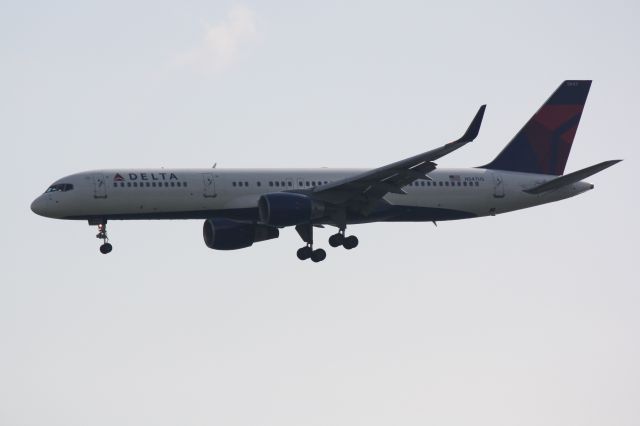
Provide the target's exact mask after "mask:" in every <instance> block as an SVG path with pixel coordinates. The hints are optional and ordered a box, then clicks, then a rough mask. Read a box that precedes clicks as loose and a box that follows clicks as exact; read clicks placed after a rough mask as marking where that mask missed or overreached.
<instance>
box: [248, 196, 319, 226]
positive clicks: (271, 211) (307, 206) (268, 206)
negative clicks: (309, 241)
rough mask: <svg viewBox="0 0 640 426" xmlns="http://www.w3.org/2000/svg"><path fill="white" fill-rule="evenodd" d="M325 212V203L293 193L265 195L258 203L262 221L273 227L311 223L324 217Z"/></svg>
mask: <svg viewBox="0 0 640 426" xmlns="http://www.w3.org/2000/svg"><path fill="white" fill-rule="evenodd" d="M324 210H325V206H324V203H322V202H319V201H316V200H313V199H312V198H311V197H309V196H307V195H304V194H296V193H292V192H274V193H272V194H265V195H263V196H262V197H260V200H259V201H258V212H259V215H260V221H261V222H262V223H265V224H267V225H271V226H293V225H299V224H301V223H309V222H311V221H312V220H313V219H318V218H320V217H322V216H323V215H324Z"/></svg>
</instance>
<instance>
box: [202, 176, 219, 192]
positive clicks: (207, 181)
mask: <svg viewBox="0 0 640 426" xmlns="http://www.w3.org/2000/svg"><path fill="white" fill-rule="evenodd" d="M202 183H203V185H204V190H203V192H202V195H204V196H205V197H208V198H215V197H217V196H218V194H217V193H216V181H215V179H214V176H213V173H203V174H202Z"/></svg>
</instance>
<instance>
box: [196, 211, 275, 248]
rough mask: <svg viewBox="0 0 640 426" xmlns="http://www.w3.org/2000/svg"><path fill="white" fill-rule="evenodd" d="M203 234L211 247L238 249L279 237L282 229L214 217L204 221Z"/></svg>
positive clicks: (205, 241)
mask: <svg viewBox="0 0 640 426" xmlns="http://www.w3.org/2000/svg"><path fill="white" fill-rule="evenodd" d="M202 235H203V237H204V243H205V244H206V245H207V247H209V248H210V249H215V250H236V249H241V248H246V247H251V246H252V245H253V243H257V242H258V241H265V240H271V239H273V238H278V236H279V235H280V231H279V230H278V228H274V227H273V226H267V225H258V224H253V223H245V222H237V221H235V220H230V219H223V218H213V219H207V220H205V221H204V227H203V228H202Z"/></svg>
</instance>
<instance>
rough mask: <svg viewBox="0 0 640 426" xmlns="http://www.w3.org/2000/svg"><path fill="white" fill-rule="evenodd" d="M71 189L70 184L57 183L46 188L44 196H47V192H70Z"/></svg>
mask: <svg viewBox="0 0 640 426" xmlns="http://www.w3.org/2000/svg"><path fill="white" fill-rule="evenodd" d="M72 189H73V185H71V184H70V183H58V184H55V185H51V186H50V187H49V188H47V190H46V191H45V194H48V193H49V192H67V191H71V190H72Z"/></svg>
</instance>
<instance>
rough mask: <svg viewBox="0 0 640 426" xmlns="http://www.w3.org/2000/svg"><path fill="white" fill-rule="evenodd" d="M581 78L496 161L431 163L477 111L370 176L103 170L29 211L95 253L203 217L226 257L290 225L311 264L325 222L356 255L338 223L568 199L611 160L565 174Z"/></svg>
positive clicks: (68, 180) (67, 180)
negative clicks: (81, 224) (426, 147)
mask: <svg viewBox="0 0 640 426" xmlns="http://www.w3.org/2000/svg"><path fill="white" fill-rule="evenodd" d="M590 87H591V80H567V81H564V82H563V83H562V84H561V85H560V86H559V87H558V88H557V89H556V90H555V92H553V94H552V95H551V97H550V98H549V99H548V100H547V101H546V102H545V103H544V104H543V105H542V107H541V108H540V109H539V110H538V111H537V112H536V113H535V114H534V115H533V116H532V117H531V118H530V119H529V121H528V122H527V123H526V124H525V125H524V127H523V128H522V129H521V130H520V131H519V132H518V133H517V134H516V135H515V136H514V137H513V139H512V140H511V141H510V142H509V143H508V144H507V145H506V147H505V148H504V149H503V150H502V151H501V152H500V153H499V154H498V156H497V157H495V159H494V160H493V161H491V162H489V163H487V164H485V165H483V166H480V167H473V168H451V169H449V168H439V167H438V166H437V164H436V163H435V162H434V161H435V160H437V159H439V158H441V157H443V156H445V155H447V154H449V153H451V152H453V151H455V150H457V149H459V148H461V147H463V146H464V145H466V144H467V143H469V142H471V141H473V140H474V139H475V138H476V136H477V135H478V133H479V130H480V124H481V122H482V118H483V116H484V112H485V108H486V105H482V106H481V107H480V109H479V110H478V112H477V113H476V115H475V117H474V118H473V120H472V121H471V124H470V125H469V127H468V128H467V130H466V132H465V133H464V134H463V135H462V137H460V138H459V139H457V140H455V141H453V142H450V143H447V144H445V145H443V146H441V147H439V148H436V149H432V150H430V151H427V152H424V153H422V154H418V155H415V156H413V157H410V158H406V159H404V160H400V161H397V162H394V163H391V164H387V165H385V166H382V167H378V168H375V169H364V170H363V169H329V168H318V169H227V170H224V169H218V168H215V166H214V168H208V169H164V168H161V169H126V170H125V169H108V170H92V171H87V172H82V173H76V174H72V175H70V176H66V177H64V178H62V179H58V180H57V181H55V182H54V183H53V184H52V185H50V186H49V187H48V188H47V190H46V191H45V192H44V194H42V195H40V196H39V197H37V198H36V199H35V201H33V203H32V204H31V210H32V211H33V212H34V213H36V214H38V215H41V216H45V217H49V218H55V219H75V220H86V221H88V222H89V225H97V226H98V234H97V235H96V238H98V239H100V240H102V245H101V246H100V252H101V253H103V254H107V253H110V252H111V251H112V249H113V246H112V245H111V244H110V243H109V238H108V236H107V221H113V220H139V219H200V220H204V225H203V238H204V242H205V244H206V246H207V247H209V248H211V249H215V250H236V249H242V248H247V247H250V246H252V245H253V244H254V243H257V242H261V241H266V240H271V239H274V238H278V236H279V232H280V229H281V228H285V227H295V229H296V231H297V232H298V234H299V235H300V237H301V239H302V241H303V242H304V243H305V245H304V246H303V247H301V248H300V249H299V250H298V251H297V256H298V258H299V259H300V260H307V259H311V260H312V261H313V262H320V261H322V260H324V259H325V258H326V252H325V250H323V249H322V248H314V239H313V231H314V228H315V227H321V228H322V227H324V226H325V225H326V226H333V227H336V228H337V232H336V233H335V234H333V235H331V237H330V238H329V241H328V242H329V245H330V246H331V247H340V246H342V247H344V248H345V249H347V250H351V249H353V248H355V247H356V246H357V245H358V243H359V241H358V238H357V237H356V236H355V235H346V228H347V226H348V225H353V224H363V223H371V222H433V223H434V224H437V222H438V221H445V220H460V219H471V218H476V217H482V216H494V215H497V214H501V213H506V212H510V211H514V210H520V209H525V208H529V207H534V206H538V205H541V204H546V203H551V202H555V201H559V200H563V199H565V198H569V197H573V196H575V195H578V194H581V193H583V192H585V191H588V190H591V189H593V187H594V186H593V185H592V184H590V183H587V182H585V181H583V179H585V178H587V177H589V176H591V175H593V174H595V173H598V172H600V171H602V170H604V169H606V168H608V167H610V166H612V165H614V164H616V163H618V162H619V161H621V160H611V161H604V162H602V163H599V164H596V165H594V166H590V167H587V168H584V169H581V170H578V171H576V172H572V173H569V174H564V169H565V165H566V163H567V159H568V158H569V152H570V150H571V146H572V143H573V139H574V136H575V134H576V131H577V129H578V124H579V122H580V117H581V116H582V111H583V108H584V105H585V102H586V99H587V95H588V93H589V89H590Z"/></svg>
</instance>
